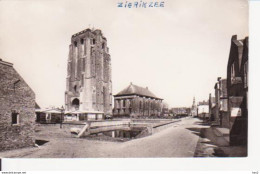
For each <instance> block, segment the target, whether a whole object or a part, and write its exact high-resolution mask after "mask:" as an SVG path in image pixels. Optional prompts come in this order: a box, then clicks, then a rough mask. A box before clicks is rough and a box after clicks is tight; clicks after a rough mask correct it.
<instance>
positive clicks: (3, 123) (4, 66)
mask: <svg viewBox="0 0 260 174" xmlns="http://www.w3.org/2000/svg"><path fill="white" fill-rule="evenodd" d="M12 112H16V113H18V114H19V119H18V122H19V123H18V124H17V125H14V124H12ZM34 123H35V94H34V92H33V91H32V89H31V88H30V87H29V86H28V85H27V84H26V82H25V81H24V80H23V79H22V77H21V76H20V75H19V74H18V73H17V72H16V71H15V69H14V68H13V67H12V64H8V63H6V62H3V61H1V60H0V151H3V150H9V149H16V148H21V147H27V146H32V145H34Z"/></svg>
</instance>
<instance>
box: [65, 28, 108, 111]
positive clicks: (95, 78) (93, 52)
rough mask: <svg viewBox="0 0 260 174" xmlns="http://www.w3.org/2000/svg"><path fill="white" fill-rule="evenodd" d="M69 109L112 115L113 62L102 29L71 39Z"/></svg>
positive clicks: (68, 84)
mask: <svg viewBox="0 0 260 174" xmlns="http://www.w3.org/2000/svg"><path fill="white" fill-rule="evenodd" d="M65 109H66V111H76V110H77V111H78V112H82V113H88V112H90V113H95V112H98V113H104V114H111V113H112V81H111V59H110V55H109V49H108V47H107V39H106V38H105V37H104V36H103V34H102V32H101V30H98V29H97V30H91V29H86V30H83V31H81V32H79V33H76V34H74V35H72V37H71V44H70V46H69V58H68V66H67V84H66V92H65Z"/></svg>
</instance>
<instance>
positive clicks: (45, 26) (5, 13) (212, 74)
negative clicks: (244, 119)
mask: <svg viewBox="0 0 260 174" xmlns="http://www.w3.org/2000/svg"><path fill="white" fill-rule="evenodd" d="M120 1H123V0H103V1H101V0H98V1H97V0H84V1H83V0H82V1H76V0H62V1H58V0H54V1H50V0H47V1H43V0H42V1H41V0H36V1H32V0H20V1H14V0H13V1H0V58H2V59H3V60H4V61H8V62H12V63H14V67H15V69H16V70H17V71H18V72H19V73H20V74H21V75H22V77H23V78H24V79H25V80H26V82H27V83H28V84H29V85H30V86H31V88H32V89H33V90H34V92H35V93H36V100H37V102H38V103H39V105H40V106H41V107H46V106H49V105H54V106H58V107H60V106H61V105H64V92H65V87H66V75H67V74H66V73H67V70H66V69H67V59H68V53H69V44H70V39H71V35H72V34H74V33H77V32H79V31H81V30H84V29H86V28H89V27H91V28H92V27H93V26H94V28H98V29H101V30H102V32H103V33H104V36H105V37H106V38H107V41H108V47H109V48H110V54H111V59H112V82H113V94H116V93H118V92H119V91H120V90H122V89H123V88H125V87H126V86H127V85H129V84H130V82H133V83H134V84H136V85H139V86H143V87H146V86H148V88H149V89H150V90H151V91H152V92H153V93H154V94H155V95H157V96H158V97H160V98H163V99H164V100H165V102H167V103H168V104H169V106H170V107H178V106H191V105H192V99H193V96H194V97H195V98H196V100H197V101H199V100H207V99H208V95H209V93H210V92H211V93H213V88H214V84H215V82H216V80H217V77H226V68H227V61H228V56H229V49H230V40H231V36H232V35H234V34H237V35H238V38H241V39H242V38H244V37H245V36H248V4H247V1H246V0H196V1H194V0H165V7H164V8H138V9H133V8H132V9H127V8H118V7H117V2H120ZM129 1H130V2H134V1H133V0H132V1H131V0H128V2H129ZM147 2H150V0H149V1H147ZM158 2H160V1H158Z"/></svg>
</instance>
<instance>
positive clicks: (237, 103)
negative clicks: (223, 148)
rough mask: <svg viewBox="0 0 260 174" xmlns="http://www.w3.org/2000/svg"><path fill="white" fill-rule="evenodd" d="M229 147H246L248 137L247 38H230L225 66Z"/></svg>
mask: <svg viewBox="0 0 260 174" xmlns="http://www.w3.org/2000/svg"><path fill="white" fill-rule="evenodd" d="M227 97H228V111H229V126H230V145H247V136H248V133H247V132H248V37H246V38H245V39H242V40H238V39H237V36H236V35H234V36H232V38H231V47H230V54H229V60H228V66H227Z"/></svg>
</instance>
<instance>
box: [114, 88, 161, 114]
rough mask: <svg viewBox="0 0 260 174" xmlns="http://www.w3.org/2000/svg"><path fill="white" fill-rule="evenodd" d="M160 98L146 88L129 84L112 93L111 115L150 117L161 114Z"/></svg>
mask: <svg viewBox="0 0 260 174" xmlns="http://www.w3.org/2000/svg"><path fill="white" fill-rule="evenodd" d="M162 100H163V99H161V98H158V97H156V96H155V95H154V94H153V93H152V92H151V91H149V90H148V88H147V87H146V88H143V87H140V86H137V85H134V84H132V83H131V84H130V85H129V86H128V87H127V88H125V89H124V90H122V91H121V92H119V93H118V94H116V95H114V111H113V117H152V116H161V113H162Z"/></svg>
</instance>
